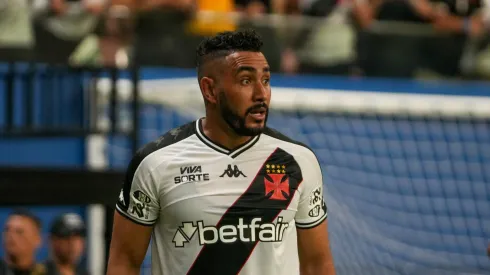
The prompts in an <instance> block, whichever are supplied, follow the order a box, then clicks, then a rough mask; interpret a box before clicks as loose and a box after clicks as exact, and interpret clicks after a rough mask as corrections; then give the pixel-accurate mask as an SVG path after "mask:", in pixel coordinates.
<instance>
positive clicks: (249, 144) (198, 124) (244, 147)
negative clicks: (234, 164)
mask: <svg viewBox="0 0 490 275" xmlns="http://www.w3.org/2000/svg"><path fill="white" fill-rule="evenodd" d="M196 135H197V137H198V138H199V139H200V140H201V141H202V142H203V143H204V144H206V145H207V146H208V147H210V148H211V149H213V150H215V151H218V152H220V153H222V154H225V155H229V156H230V157H232V158H236V157H238V155H240V154H241V153H243V152H245V151H247V150H248V149H250V148H252V146H253V145H254V144H255V143H257V141H259V138H260V135H257V136H255V137H253V138H251V139H250V140H249V141H247V142H245V143H244V144H242V145H240V146H238V147H237V148H235V149H233V150H229V149H227V148H225V147H223V146H222V145H220V144H217V143H216V142H214V141H212V140H210V139H209V138H208V137H207V136H206V135H205V134H204V131H203V129H202V121H201V119H198V120H196Z"/></svg>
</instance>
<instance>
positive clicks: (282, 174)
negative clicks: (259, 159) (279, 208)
mask: <svg viewBox="0 0 490 275" xmlns="http://www.w3.org/2000/svg"><path fill="white" fill-rule="evenodd" d="M265 168H266V170H265V171H266V173H267V174H266V175H265V177H264V186H265V195H266V196H270V197H269V199H270V200H287V199H288V198H289V177H288V176H287V174H286V166H285V165H276V164H266V165H265Z"/></svg>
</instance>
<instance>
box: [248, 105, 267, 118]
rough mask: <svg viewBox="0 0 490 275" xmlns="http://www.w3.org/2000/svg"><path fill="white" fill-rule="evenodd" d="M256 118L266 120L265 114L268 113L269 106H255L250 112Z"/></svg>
mask: <svg viewBox="0 0 490 275" xmlns="http://www.w3.org/2000/svg"><path fill="white" fill-rule="evenodd" d="M248 114H249V115H250V116H251V117H252V118H254V119H255V120H264V119H265V115H266V114H267V108H264V107H261V108H255V109H253V110H252V111H250V112H249V113H248Z"/></svg>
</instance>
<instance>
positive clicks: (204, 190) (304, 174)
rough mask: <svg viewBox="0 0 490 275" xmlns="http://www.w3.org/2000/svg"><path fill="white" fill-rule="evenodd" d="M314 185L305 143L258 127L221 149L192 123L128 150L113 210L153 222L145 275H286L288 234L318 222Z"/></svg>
mask: <svg viewBox="0 0 490 275" xmlns="http://www.w3.org/2000/svg"><path fill="white" fill-rule="evenodd" d="M322 186H323V184H322V174H321V169H320V165H319V163H318V160H317V158H316V157H315V155H314V154H313V152H312V151H311V150H310V149H308V148H307V147H306V146H305V145H301V144H299V143H296V142H294V141H292V140H290V139H289V138H287V137H285V136H284V135H282V134H280V133H278V132H276V131H274V130H272V129H270V128H266V129H265V130H264V132H263V133H262V134H261V135H259V136H256V137H253V138H252V139H250V140H249V141H248V142H247V143H246V144H243V145H242V146H240V147H239V148H236V149H234V150H232V151H230V150H228V149H226V148H223V147H222V146H220V145H218V144H215V143H213V142H212V141H211V140H209V139H208V138H207V137H206V136H205V135H204V134H203V130H202V126H201V120H197V121H195V122H192V123H190V124H187V125H184V126H181V127H179V128H176V129H174V130H172V131H170V132H168V133H167V134H165V135H163V136H162V137H161V138H159V139H158V140H156V141H154V142H152V143H150V144H148V145H146V146H145V147H144V148H143V149H141V150H139V151H138V153H137V154H136V155H135V157H134V158H133V160H132V161H131V163H130V165H129V167H128V170H127V174H126V180H125V182H124V187H123V189H122V191H121V194H120V196H119V200H118V203H117V207H116V208H117V211H118V212H119V213H121V214H122V215H124V216H125V217H127V218H128V219H130V220H131V221H133V222H135V223H138V224H142V225H148V226H154V230H153V236H152V244H151V253H152V257H151V258H152V259H151V264H152V273H153V274H163V275H182V274H201V275H203V274H204V275H217V274H219V275H231V274H233V275H235V274H241V275H284V274H288V275H295V274H299V259H298V248H297V239H296V228H305V229H306V228H313V227H315V226H317V225H319V224H321V223H322V222H323V221H324V220H325V219H326V217H327V208H326V205H325V201H324V196H323V190H322Z"/></svg>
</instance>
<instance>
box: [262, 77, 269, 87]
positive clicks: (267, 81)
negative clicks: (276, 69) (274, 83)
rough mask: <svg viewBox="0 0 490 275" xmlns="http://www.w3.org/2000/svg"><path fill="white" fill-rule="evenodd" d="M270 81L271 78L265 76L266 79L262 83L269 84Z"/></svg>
mask: <svg viewBox="0 0 490 275" xmlns="http://www.w3.org/2000/svg"><path fill="white" fill-rule="evenodd" d="M269 82H270V79H268V78H265V79H264V80H262V83H264V85H269Z"/></svg>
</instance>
